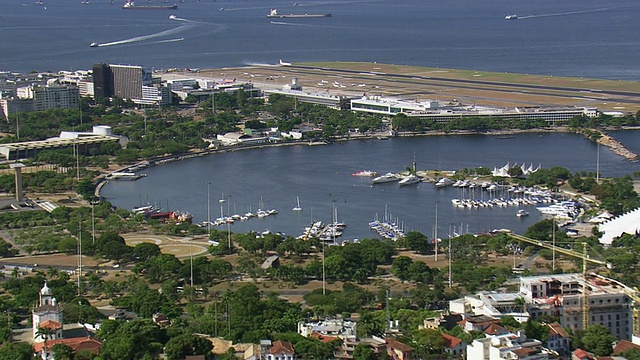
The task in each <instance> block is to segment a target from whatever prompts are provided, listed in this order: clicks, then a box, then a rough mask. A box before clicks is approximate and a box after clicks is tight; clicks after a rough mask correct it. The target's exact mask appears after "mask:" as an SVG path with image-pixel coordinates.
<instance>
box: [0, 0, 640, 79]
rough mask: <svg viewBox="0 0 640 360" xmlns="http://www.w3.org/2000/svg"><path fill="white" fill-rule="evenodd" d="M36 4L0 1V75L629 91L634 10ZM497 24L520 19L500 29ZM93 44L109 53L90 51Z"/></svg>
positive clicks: (590, 4) (546, 5)
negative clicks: (291, 74)
mask: <svg viewBox="0 0 640 360" xmlns="http://www.w3.org/2000/svg"><path fill="white" fill-rule="evenodd" d="M45 2H46V5H45V6H38V5H35V4H34V2H33V1H32V0H17V1H9V0H2V1H0V32H1V34H2V36H1V37H0V49H2V51H0V70H13V71H31V70H41V71H43V70H59V69H65V70H70V69H88V68H89V67H90V66H91V65H92V64H93V63H96V62H108V63H121V64H139V65H146V66H150V67H155V68H170V67H191V68H193V67H222V66H239V65H244V64H249V63H275V62H277V60H278V59H279V58H283V59H284V60H287V61H293V62H300V61H371V62H383V63H395V64H407V65H419V66H433V67H448V68H463V69H478V70H490V71H507V72H519V73H535V74H554V75H568V76H585V77H597V78H609V79H626V80H638V79H640V75H638V74H640V71H639V70H640V64H639V63H638V62H637V61H636V59H638V58H639V57H640V39H638V38H637V37H636V36H634V35H633V34H638V33H640V22H638V21H637V19H638V17H639V15H640V14H639V13H640V4H638V2H637V1H636V0H617V1H607V2H605V1H601V0H563V1H557V0H537V1H524V0H474V1H460V0H447V1H441V0H438V1H435V0H380V1H375V0H372V1H367V0H363V1H358V0H353V1H349V0H346V1H302V2H299V6H296V7H294V6H292V5H293V1H292V0H268V1H265V0H244V1H243V0H229V1H212V0H201V1H200V2H196V1H195V0H185V2H184V3H182V2H179V1H177V4H178V6H179V8H178V9H177V10H168V11H158V10H153V11H150V10H147V11H143V10H139V11H130V10H129V11H128V10H122V9H120V6H121V5H122V1H120V2H116V3H115V4H109V2H108V1H106V0H93V1H92V2H91V4H89V5H82V4H80V1H79V0H77V1H76V0H65V1H62V0H45ZM172 2H173V0H171V1H170V3H172ZM140 3H142V1H140ZM152 4H155V5H159V4H163V3H162V2H160V0H153V2H152ZM220 8H224V9H225V11H219V9H220ZM270 8H278V10H279V11H280V12H281V13H286V12H330V13H332V14H333V17H331V18H322V19H298V20H295V19H282V20H283V21H280V22H281V23H284V24H279V25H274V24H271V21H270V19H267V18H265V15H266V14H267V13H268V11H269V9H270ZM171 14H174V15H176V16H178V17H179V18H181V19H185V20H184V21H183V20H180V21H176V20H170V19H169V15H171ZM507 14H518V15H519V16H520V17H521V19H519V20H516V21H505V20H504V16H505V15H507ZM180 39H183V40H180ZM94 41H95V42H99V43H102V44H105V43H114V42H115V43H117V44H114V45H110V46H103V47H98V48H90V47H89V44H90V43H92V42H94ZM121 41H124V43H121Z"/></svg>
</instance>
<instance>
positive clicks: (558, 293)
mask: <svg viewBox="0 0 640 360" xmlns="http://www.w3.org/2000/svg"><path fill="white" fill-rule="evenodd" d="M585 291H586V296H585ZM632 291H633V290H631V289H629V288H628V287H627V286H625V285H624V284H622V283H620V282H618V281H616V280H613V279H609V278H606V277H604V276H600V275H596V274H590V275H587V278H586V279H585V278H584V277H583V275H582V274H557V275H541V276H529V277H523V278H521V279H520V294H521V295H522V296H523V297H524V299H525V301H526V303H527V305H526V306H527V311H528V313H529V314H530V316H531V318H532V319H536V318H538V317H540V316H542V315H551V316H556V317H558V319H559V322H560V324H561V325H562V326H563V327H567V328H571V329H573V330H577V329H582V328H583V324H582V321H583V309H584V308H585V306H584V305H583V301H584V300H585V299H586V300H587V306H586V308H587V309H588V312H589V315H588V317H587V319H588V322H589V325H592V324H601V325H603V326H605V327H607V328H608V329H609V330H610V331H611V335H613V336H615V337H616V338H618V339H624V340H630V339H631V335H632V332H633V318H632V308H631V303H632V300H631V298H630V297H629V296H628V295H627V293H630V292H632Z"/></svg>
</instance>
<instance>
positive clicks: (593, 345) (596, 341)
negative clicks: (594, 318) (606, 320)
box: [582, 324, 616, 356]
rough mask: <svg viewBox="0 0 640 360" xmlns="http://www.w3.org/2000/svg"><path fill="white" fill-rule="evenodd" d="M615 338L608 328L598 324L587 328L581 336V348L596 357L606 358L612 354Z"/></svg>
mask: <svg viewBox="0 0 640 360" xmlns="http://www.w3.org/2000/svg"><path fill="white" fill-rule="evenodd" d="M614 341H616V338H615V337H613V336H612V335H611V332H610V331H609V329H608V328H606V327H605V326H603V325H600V324H594V325H591V326H589V328H587V330H586V331H585V332H584V335H583V336H582V346H583V347H584V349H585V350H587V351H589V352H592V353H593V354H595V355H596V356H608V355H611V353H612V352H613V342H614Z"/></svg>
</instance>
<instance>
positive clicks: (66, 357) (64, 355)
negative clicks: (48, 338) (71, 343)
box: [51, 344, 73, 360]
mask: <svg viewBox="0 0 640 360" xmlns="http://www.w3.org/2000/svg"><path fill="white" fill-rule="evenodd" d="M51 350H52V351H53V358H54V359H56V360H71V359H73V351H72V350H71V348H70V347H68V346H67V345H65V344H55V345H53V346H52V347H51Z"/></svg>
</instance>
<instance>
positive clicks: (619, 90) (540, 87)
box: [183, 63, 640, 113]
mask: <svg viewBox="0 0 640 360" xmlns="http://www.w3.org/2000/svg"><path fill="white" fill-rule="evenodd" d="M183 75H186V74H183ZM198 75H199V76H211V77H212V78H216V79H221V77H222V78H224V79H227V80H228V79H237V80H240V81H248V82H253V83H254V84H255V85H256V86H257V87H262V88H281V87H282V86H283V85H285V84H290V83H291V81H292V79H293V78H294V77H295V78H297V79H298V82H299V83H300V84H301V85H302V87H303V91H305V92H310V93H319V92H325V93H330V94H333V95H348V96H361V95H365V94H366V95H369V96H372V95H380V96H388V97H399V98H402V99H405V100H417V101H424V100H439V101H441V102H449V101H453V100H454V99H455V100H456V101H462V102H464V103H473V102H477V104H478V105H479V106H495V107H516V106H518V107H525V106H568V105H575V106H595V107H597V108H598V109H600V110H611V111H613V110H615V111H623V112H633V113H635V112H636V111H638V110H640V83H634V82H623V81H620V82H618V81H612V80H595V79H583V78H559V77H552V76H534V75H527V74H502V73H488V72H477V71H473V70H454V69H432V68H419V67H409V66H397V65H388V64H375V63H357V64H356V63H331V64H322V66H316V65H315V64H295V63H294V64H293V65H291V66H274V65H252V66H247V67H241V68H223V69H210V70H203V71H201V73H200V74H198ZM191 76H193V74H191Z"/></svg>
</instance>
